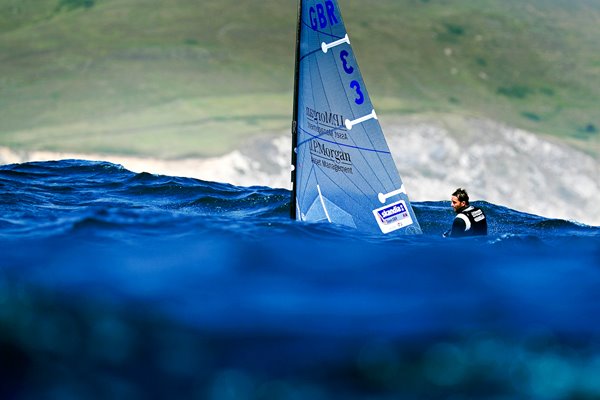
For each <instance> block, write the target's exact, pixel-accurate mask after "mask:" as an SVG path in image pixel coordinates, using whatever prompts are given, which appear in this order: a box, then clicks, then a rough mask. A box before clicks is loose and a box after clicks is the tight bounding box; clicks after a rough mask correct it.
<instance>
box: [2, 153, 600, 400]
mask: <svg viewBox="0 0 600 400" xmlns="http://www.w3.org/2000/svg"><path fill="white" fill-rule="evenodd" d="M0 190H1V191H2V195H1V196H0V203H1V204H2V208H1V209H2V215H1V216H0V254H2V256H1V257H0V398H3V399H5V398H6V399H79V398H81V399H83V398H85V399H90V398H102V399H104V398H127V399H138V398H139V399H148V398H198V399H219V400H221V399H391V398H394V399H397V398H416V397H422V398H448V397H454V398H471V397H486V398H498V399H499V398H503V399H504V398H514V397H519V398H544V399H545V398H548V399H553V398H573V399H575V398H577V399H588V398H589V399H592V398H598V397H600V380H599V379H598V377H599V376H600V335H599V332H600V330H599V329H600V322H599V321H598V318H597V316H598V315H600V302H599V295H598V287H599V284H600V228H598V227H589V226H585V225H579V224H575V223H572V222H567V221H562V220H552V219H546V218H542V217H539V216H536V215H530V214H524V213H520V212H517V211H514V210H511V209H507V208H504V207H500V206H498V205H494V204H490V203H478V205H480V206H482V207H483V208H484V209H485V210H486V213H487V215H488V217H489V219H490V235H489V236H488V237H487V238H479V239H463V240H450V239H443V238H442V237H441V233H442V232H443V231H444V230H446V229H447V228H448V227H449V226H450V224H451V221H452V218H453V214H452V210H451V209H450V207H449V205H448V204H447V202H438V201H431V202H421V203H416V204H414V206H415V211H416V212H417V216H418V217H419V222H420V224H421V226H422V228H423V229H424V232H425V233H424V235H421V236H416V237H403V236H388V237H385V238H384V239H381V238H375V237H370V236H365V235H361V234H359V233H357V232H355V231H353V230H348V229H345V228H343V227H337V226H330V225H325V224H304V223H299V222H294V221H290V220H289V218H288V208H289V197H290V196H289V191H287V190H283V189H271V188H267V187H249V188H248V187H238V186H233V185H229V184H225V183H214V182H205V181H199V180H195V179H188V178H176V177H169V176H157V175H150V174H144V173H142V174H135V173H132V172H130V171H127V170H125V169H123V168H122V167H120V166H118V165H114V164H109V163H102V162H85V161H75V160H70V161H58V162H45V163H27V164H15V165H7V166H3V167H0Z"/></svg>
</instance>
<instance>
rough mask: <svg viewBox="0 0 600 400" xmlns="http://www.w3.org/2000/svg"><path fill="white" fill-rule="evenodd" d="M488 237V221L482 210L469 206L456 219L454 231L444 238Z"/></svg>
mask: <svg viewBox="0 0 600 400" xmlns="http://www.w3.org/2000/svg"><path fill="white" fill-rule="evenodd" d="M485 235H487V219H486V218H485V214H484V212H483V210H482V209H481V208H478V207H475V206H467V207H465V208H464V209H463V210H461V211H460V212H458V214H456V217H455V218H454V221H453V222H452V229H451V231H450V232H446V234H444V236H451V237H463V236H485Z"/></svg>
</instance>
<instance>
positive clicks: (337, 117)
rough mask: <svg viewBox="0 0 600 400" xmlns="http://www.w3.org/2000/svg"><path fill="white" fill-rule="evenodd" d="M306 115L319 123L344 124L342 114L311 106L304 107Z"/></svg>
mask: <svg viewBox="0 0 600 400" xmlns="http://www.w3.org/2000/svg"><path fill="white" fill-rule="evenodd" d="M306 116H307V117H308V119H310V120H313V121H315V122H318V123H320V124H326V125H329V126H331V127H342V126H344V116H343V115H342V114H335V113H332V112H330V111H317V110H315V109H313V108H310V107H306Z"/></svg>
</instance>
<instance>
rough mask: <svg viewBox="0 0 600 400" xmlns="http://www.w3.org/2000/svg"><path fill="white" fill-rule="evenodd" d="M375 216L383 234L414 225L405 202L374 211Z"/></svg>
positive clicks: (401, 201) (398, 202)
mask: <svg viewBox="0 0 600 400" xmlns="http://www.w3.org/2000/svg"><path fill="white" fill-rule="evenodd" d="M373 215H374V216H375V219H376V220H377V224H378V225H379V228H380V229H381V232H383V233H390V232H392V231H395V230H396V229H400V228H404V227H405V226H408V225H411V224H412V223H413V220H412V218H411V216H410V214H409V212H408V210H407V209H406V203H405V202H404V200H400V201H397V202H395V203H392V204H388V205H387V206H383V207H381V208H378V209H376V210H373Z"/></svg>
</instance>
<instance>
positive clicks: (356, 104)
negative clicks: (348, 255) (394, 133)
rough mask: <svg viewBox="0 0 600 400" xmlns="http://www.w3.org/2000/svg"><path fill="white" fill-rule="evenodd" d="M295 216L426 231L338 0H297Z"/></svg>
mask: <svg viewBox="0 0 600 400" xmlns="http://www.w3.org/2000/svg"><path fill="white" fill-rule="evenodd" d="M298 15H299V17H298V33H297V34H298V37H297V49H296V77H295V86H294V92H295V93H294V116H293V123H292V205H291V208H292V210H291V214H292V217H293V218H296V219H298V220H302V221H328V222H331V223H336V224H342V225H347V226H350V227H354V228H357V229H360V230H362V231H365V232H370V233H383V234H387V233H390V232H394V231H396V232H402V233H421V228H420V226H419V223H418V221H417V218H416V216H415V214H414V211H413V209H412V207H411V204H410V201H409V199H408V195H407V194H406V190H405V188H404V185H403V184H402V180H401V178H400V175H399V174H398V170H397V168H396V165H395V163H394V160H393V158H392V154H391V153H390V150H389V148H388V145H387V143H386V141H385V137H384V135H383V132H382V130H381V126H380V125H379V121H378V120H377V114H376V112H375V109H374V107H373V104H372V103H371V99H370V97H369V94H368V92H367V90H366V86H365V83H364V81H363V78H362V75H361V73H360V70H359V68H358V64H357V62H356V58H355V57H354V52H353V51H352V47H351V41H350V37H349V35H348V33H347V32H346V28H345V26H344V22H343V20H342V15H341V13H340V9H339V6H338V4H337V1H335V0H306V1H300V2H299V10H298Z"/></svg>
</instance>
